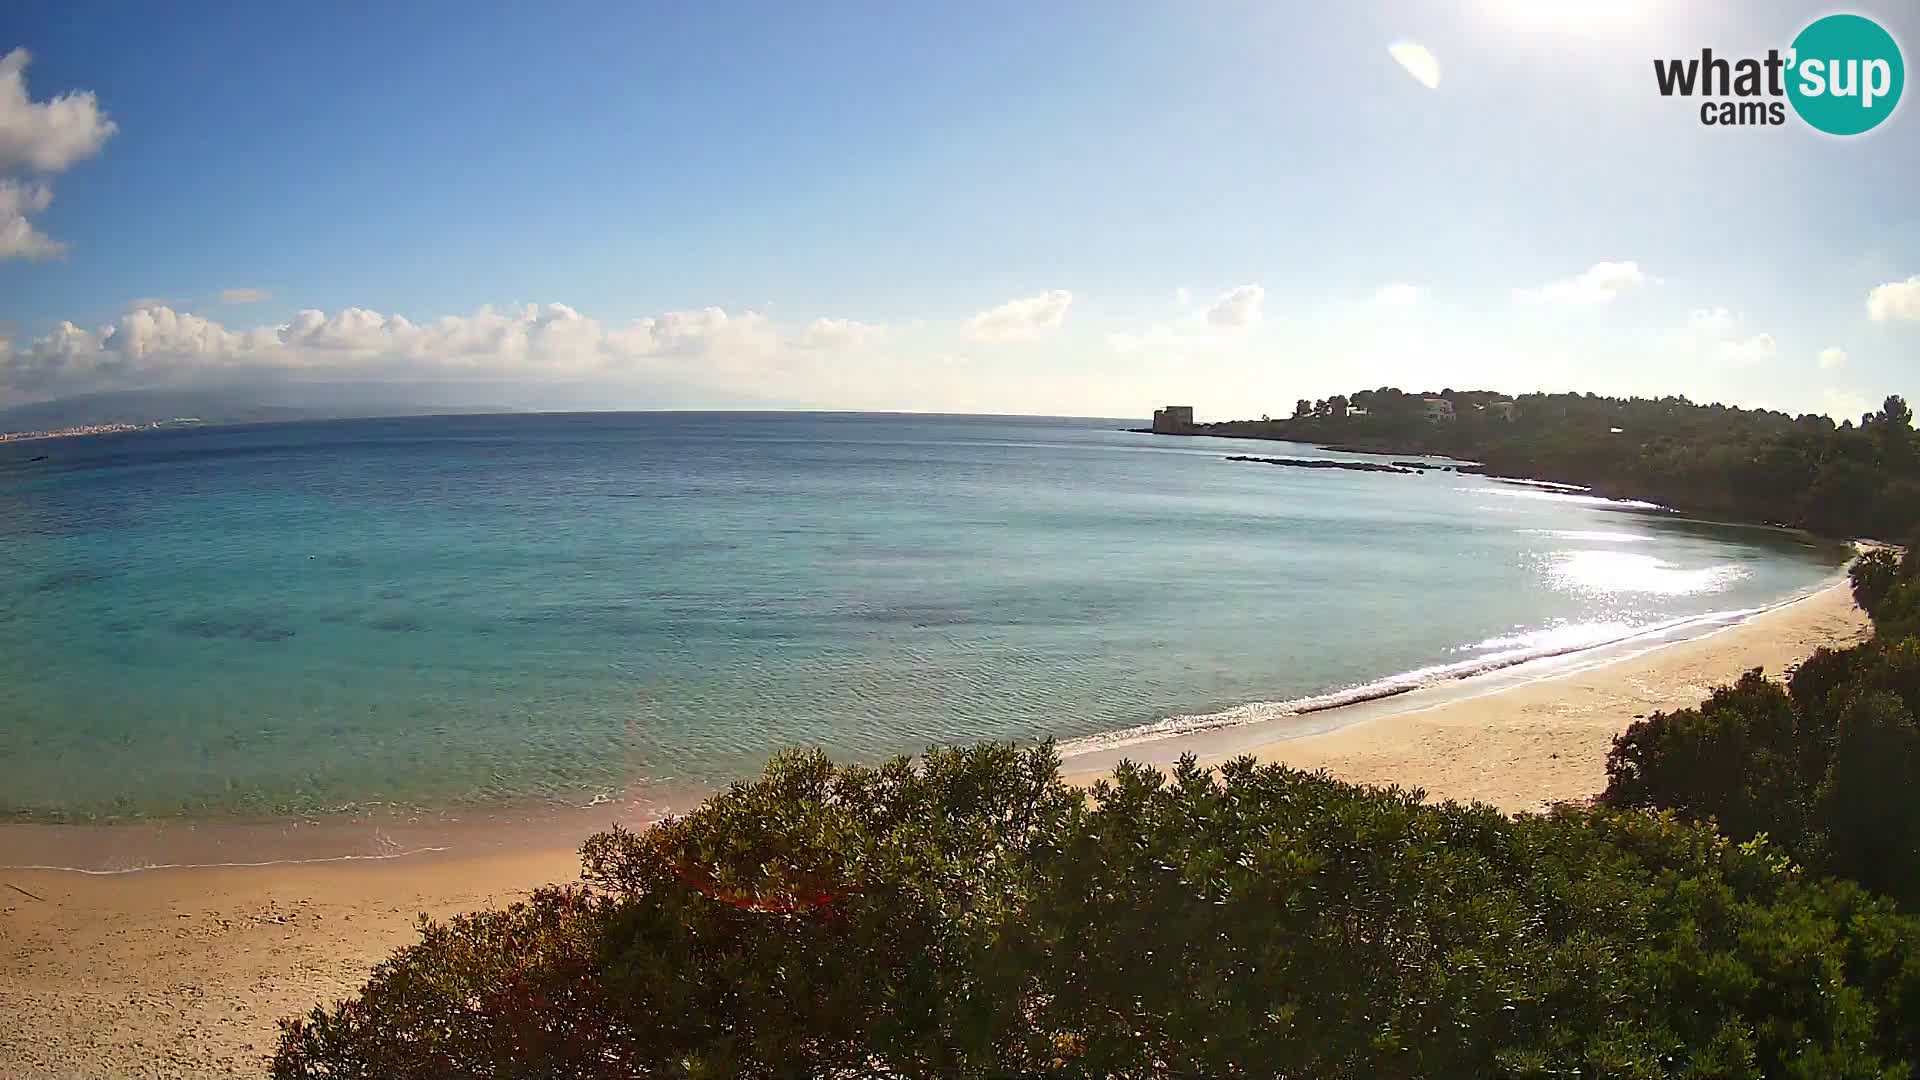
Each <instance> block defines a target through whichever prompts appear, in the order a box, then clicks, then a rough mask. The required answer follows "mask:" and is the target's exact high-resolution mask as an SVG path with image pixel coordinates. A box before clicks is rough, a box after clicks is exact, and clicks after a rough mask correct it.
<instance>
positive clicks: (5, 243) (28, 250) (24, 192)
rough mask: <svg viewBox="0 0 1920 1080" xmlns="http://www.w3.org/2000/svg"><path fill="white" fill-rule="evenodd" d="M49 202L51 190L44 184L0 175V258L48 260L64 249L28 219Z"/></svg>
mask: <svg viewBox="0 0 1920 1080" xmlns="http://www.w3.org/2000/svg"><path fill="white" fill-rule="evenodd" d="M51 202H53V189H51V188H49V187H47V185H45V184H34V183H21V182H19V181H17V180H8V179H6V178H4V177H0V259H49V258H52V257H54V256H56V255H59V254H60V253H62V252H64V251H65V250H66V245H65V244H62V243H60V242H59V241H56V240H53V239H51V238H49V237H48V236H47V234H46V233H43V232H41V231H39V230H38V229H36V228H34V227H33V222H31V221H28V220H27V215H28V214H35V213H39V212H40V211H42V210H45V209H46V208H47V206H48V204H49V203H51Z"/></svg>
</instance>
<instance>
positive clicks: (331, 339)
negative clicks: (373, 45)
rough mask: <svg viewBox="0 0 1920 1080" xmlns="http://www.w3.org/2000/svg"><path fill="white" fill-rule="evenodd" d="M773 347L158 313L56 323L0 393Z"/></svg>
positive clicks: (612, 368) (526, 319)
mask: <svg viewBox="0 0 1920 1080" xmlns="http://www.w3.org/2000/svg"><path fill="white" fill-rule="evenodd" d="M778 348H779V338H778V335H777V334H776V332H775V331H774V330H773V328H772V327H771V326H770V325H769V324H768V323H767V320H766V319H765V318H764V317H763V316H761V315H760V314H758V313H756V312H751V311H749V312H743V313H739V314H734V313H730V312H727V311H725V310H724V309H721V308H718V307H708V308H701V309H698V310H693V311H671V312H667V313H665V314H662V315H658V316H651V317H648V318H644V319H637V320H634V321H632V322H628V323H625V324H621V325H618V326H607V325H604V324H602V323H601V322H599V321H598V320H595V319H591V318H588V317H587V316H585V315H582V314H581V313H580V312H578V311H576V310H574V309H573V308H571V307H568V306H567V305H565V304H530V305H527V306H526V307H523V308H520V309H518V310H513V311H498V310H495V309H493V308H487V307H483V308H481V309H480V310H478V311H476V312H474V313H473V314H471V315H463V316H449V317H447V318H443V319H439V320H435V321H433V322H424V323H416V322H413V321H411V320H409V319H407V318H406V317H405V316H403V315H394V314H383V313H381V312H377V311H371V310H368V309H366V308H345V309H343V310H340V311H337V312H333V313H331V314H329V313H327V312H323V311H318V310H313V309H308V310H303V311H300V312H297V313H295V314H294V316H293V318H291V319H290V320H288V321H287V322H286V323H285V324H283V325H279V326H260V327H254V328H252V329H249V330H234V329H230V328H228V327H226V326H223V325H221V324H220V323H218V322H215V321H213V320H211V319H207V318H205V317H203V316H200V315H196V314H192V313H190V312H182V311H176V310H174V309H173V308H171V307H168V306H166V305H164V304H159V305H153V306H148V307H141V308H137V309H135V310H132V311H128V312H126V313H125V314H123V315H121V316H120V318H119V319H118V320H117V321H116V322H114V323H112V324H109V325H106V326H101V327H98V328H96V329H91V330H88V329H83V328H82V327H79V326H76V325H74V324H73V323H71V322H62V323H60V324H59V325H58V326H56V327H55V328H54V329H53V331H52V332H51V333H49V334H47V335H46V336H44V337H41V338H39V339H37V340H35V341H33V342H31V343H28V344H25V345H24V346H9V347H8V348H6V349H5V350H3V351H0V387H4V388H8V389H11V390H13V391H15V392H18V393H22V394H29V395H36V396H54V395H58V394H65V393H75V392H80V391H84V390H96V389H107V388H114V387H125V386H133V385H155V384H164V383H168V382H173V381H178V380H182V379H193V378H200V377H204V376H207V375H208V374H209V373H221V372H236V371H245V372H275V371H277V372H300V373H305V374H308V375H313V376H316V377H318V376H325V375H340V376H343V377H380V378H389V377H408V378H436V377H439V378H459V377H463V376H469V375H471V376H484V377H490V378H531V379H538V378H542V377H547V376H582V375H599V374H616V375H617V374H623V373H624V374H636V373H638V374H645V373H647V372H648V371H650V370H651V371H661V370H671V369H673V368H674V367H677V366H681V365H684V364H685V363H686V362H687V361H689V360H690V359H699V360H701V361H702V362H704V363H707V364H710V365H716V366H724V365H725V364H729V363H736V362H742V361H759V360H764V359H765V358H767V357H770V356H772V355H774V354H775V353H776V352H777V351H778Z"/></svg>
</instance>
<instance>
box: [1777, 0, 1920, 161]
mask: <svg viewBox="0 0 1920 1080" xmlns="http://www.w3.org/2000/svg"><path fill="white" fill-rule="evenodd" d="M1789 63H1790V64H1791V68H1790V69H1789V72H1788V75H1787V100H1789V101H1791V102H1793V111H1794V112H1797V113H1799V114H1800V119H1802V120H1805V121H1806V122H1807V123H1809V124H1812V125H1813V126H1814V127H1816V128H1818V129H1820V130H1821V131H1824V132H1826V133H1827V134H1829V135H1858V134H1860V133H1861V132H1863V131H1871V130H1873V129H1874V128H1875V127H1877V126H1879V124H1880V122H1881V121H1882V120H1885V119H1886V118H1887V117H1889V116H1891V115H1893V109H1894V106H1896V105H1898V104H1900V91H1901V89H1902V88H1903V87H1904V86H1906V82H1907V69H1906V65H1905V64H1903V63H1901V60H1900V46H1899V44H1898V43H1896V42H1895V41H1894V40H1893V35H1892V34H1889V33H1887V32H1886V31H1885V30H1883V29H1881V27H1880V24H1879V23H1877V22H1874V21H1873V20H1872V19H1869V18H1865V17H1863V16H1860V15H1829V16H1827V17H1826V18H1824V19H1816V20H1814V21H1813V22H1812V23H1809V24H1808V26H1807V28H1806V29H1805V30H1802V31H1800V36H1799V37H1796V38H1794V39H1793V58H1792V60H1791V61H1789Z"/></svg>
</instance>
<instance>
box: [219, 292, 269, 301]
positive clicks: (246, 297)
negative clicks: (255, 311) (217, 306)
mask: <svg viewBox="0 0 1920 1080" xmlns="http://www.w3.org/2000/svg"><path fill="white" fill-rule="evenodd" d="M272 295H273V294H272V293H270V292H268V291H267V290H265V289H221V290H220V302H221V303H223V304H257V303H259V302H260V301H262V300H265V299H268V298H269V297H271V296H272Z"/></svg>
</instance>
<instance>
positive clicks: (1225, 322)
mask: <svg viewBox="0 0 1920 1080" xmlns="http://www.w3.org/2000/svg"><path fill="white" fill-rule="evenodd" d="M1174 295H1175V297H1176V298H1177V299H1178V300H1179V302H1180V306H1181V307H1183V308H1186V309H1187V310H1186V313H1185V314H1184V315H1183V316H1182V317H1181V318H1180V319H1178V320H1176V321H1173V322H1160V323H1154V324H1153V325H1152V326H1149V327H1147V328H1146V329H1145V330H1141V331H1138V332H1133V333H1117V334H1109V335H1108V336H1107V344H1109V345H1111V346H1113V347H1114V348H1115V349H1118V350H1120V351H1121V352H1133V351H1135V350H1138V349H1173V350H1180V349H1187V348H1193V347H1204V346H1211V345H1220V344H1224V343H1227V342H1231V341H1235V340H1239V339H1240V338H1243V337H1245V336H1246V335H1247V334H1248V333H1250V332H1251V331H1252V330H1253V328H1254V327H1256V326H1259V325H1260V321H1261V319H1262V318H1264V316H1265V313H1264V310H1263V308H1264V307H1265V304H1266V300H1267V290H1266V289H1265V288H1263V287H1262V286H1260V285H1258V284H1247V285H1242V286H1240V287H1238V288H1234V289H1228V290H1227V291H1226V292H1224V293H1221V294H1220V295H1219V296H1218V297H1215V298H1214V299H1213V301H1212V302H1210V303H1208V304H1206V305H1204V306H1201V307H1195V306H1194V304H1193V294H1192V293H1191V292H1190V291H1188V290H1187V289H1181V290H1179V291H1178V292H1177V293H1175V294H1174Z"/></svg>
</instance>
